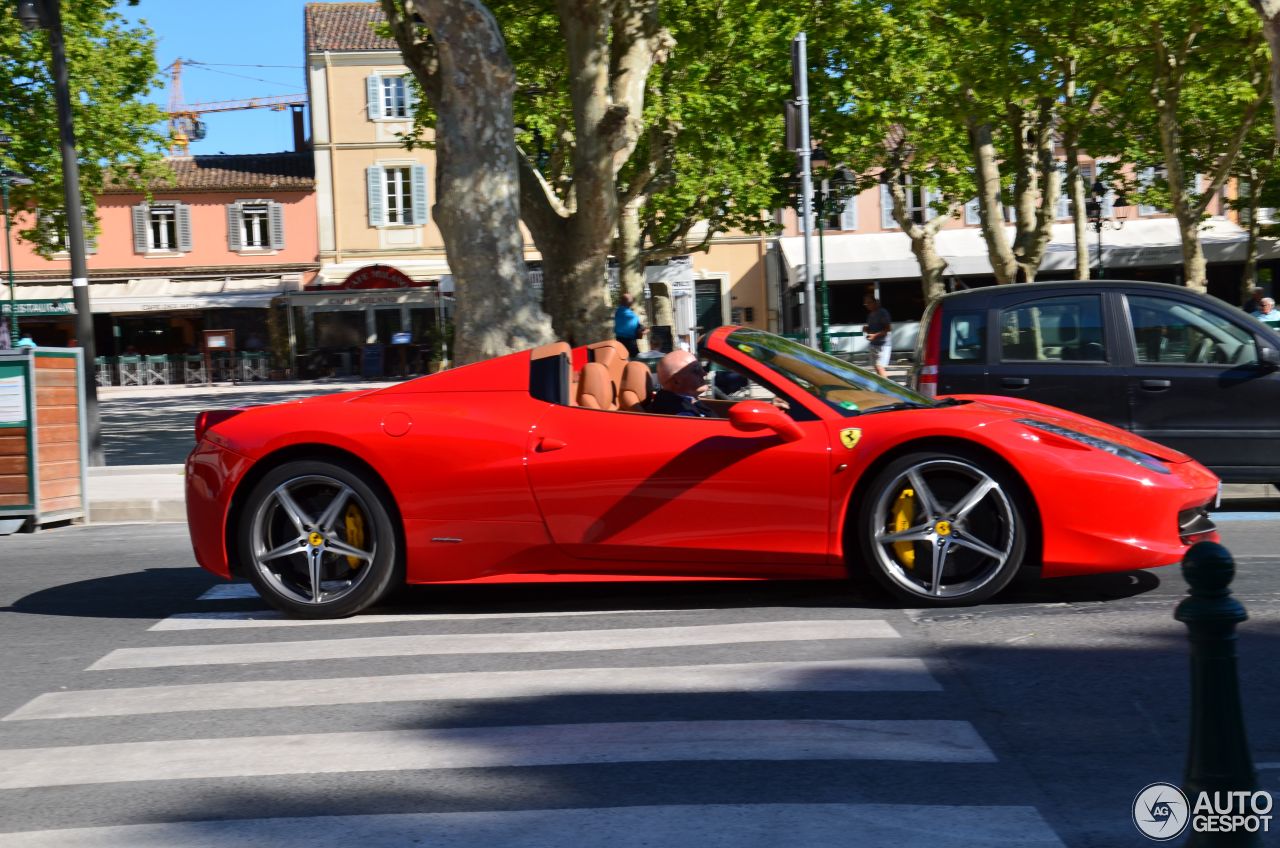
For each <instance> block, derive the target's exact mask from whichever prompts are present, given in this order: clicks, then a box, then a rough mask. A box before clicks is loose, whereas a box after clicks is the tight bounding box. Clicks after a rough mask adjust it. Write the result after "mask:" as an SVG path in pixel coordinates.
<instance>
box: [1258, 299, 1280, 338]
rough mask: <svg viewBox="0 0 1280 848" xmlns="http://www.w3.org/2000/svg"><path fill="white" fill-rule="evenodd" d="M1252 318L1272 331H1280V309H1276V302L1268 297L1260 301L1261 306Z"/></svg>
mask: <svg viewBox="0 0 1280 848" xmlns="http://www.w3.org/2000/svg"><path fill="white" fill-rule="evenodd" d="M1253 317H1254V318H1257V319H1258V320H1259V321H1261V322H1262V323H1264V324H1266V325H1267V326H1268V327H1270V328H1271V329H1273V330H1280V309H1276V302H1275V301H1274V300H1272V299H1271V298H1269V297H1264V298H1263V299H1262V305H1261V307H1260V308H1259V310H1258V311H1257V312H1255V313H1253Z"/></svg>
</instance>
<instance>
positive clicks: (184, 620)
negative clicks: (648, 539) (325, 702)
mask: <svg viewBox="0 0 1280 848" xmlns="http://www.w3.org/2000/svg"><path fill="white" fill-rule="evenodd" d="M676 612H679V613H699V612H710V610H707V609H688V608H686V609H640V610H633V609H628V610H573V611H569V612H518V613H492V612H475V613H404V614H399V615H397V614H385V615H379V614H373V615H356V616H352V617H350V618H289V617H287V616H286V615H285V614H284V613H282V612H278V611H276V610H254V611H253V612H184V613H178V614H177V615H171V616H169V617H168V618H165V619H162V620H160V621H158V622H156V623H155V624H153V625H151V626H150V627H149V628H147V629H148V630H226V629H236V628H242V627H315V626H324V627H333V626H339V627H342V626H349V625H353V624H400V623H408V622H414V621H502V620H505V619H513V618H572V617H576V616H584V615H636V614H637V613H647V614H649V615H666V614H668V613H676Z"/></svg>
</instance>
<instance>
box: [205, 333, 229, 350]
mask: <svg viewBox="0 0 1280 848" xmlns="http://www.w3.org/2000/svg"><path fill="white" fill-rule="evenodd" d="M204 349H205V350H208V351H224V350H235V349H236V331H235V330H205V331H204Z"/></svg>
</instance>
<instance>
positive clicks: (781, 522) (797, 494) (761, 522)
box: [528, 406, 831, 576]
mask: <svg viewBox="0 0 1280 848" xmlns="http://www.w3.org/2000/svg"><path fill="white" fill-rule="evenodd" d="M799 426H800V427H801V429H802V430H803V431H804V437H803V438H801V439H799V440H797V441H794V442H790V443H788V442H784V441H783V440H782V439H781V438H779V437H778V436H777V435H776V434H774V433H773V432H771V431H757V432H750V433H748V432H743V431H740V430H736V429H734V428H733V426H732V425H731V424H730V423H729V422H728V421H727V420H725V419H721V418H690V417H675V416H666V415H647V414H642V413H631V412H605V411H601V410H594V409H583V408H581V407H568V406H555V407H552V408H550V410H549V411H548V413H547V414H546V416H545V417H544V418H543V419H542V420H541V421H539V422H538V424H537V426H536V427H535V428H534V429H533V431H532V434H531V443H530V445H529V452H528V456H529V476H530V481H531V484H532V487H533V491H534V495H535V497H536V499H537V502H538V506H539V508H540V509H541V510H542V515H543V517H544V519H545V520H546V522H547V527H548V530H549V531H550V533H551V537H552V539H554V540H555V542H556V544H558V545H560V546H561V547H562V548H563V550H564V551H565V553H567V554H569V555H570V556H574V557H580V558H586V559H597V560H614V561H620V560H633V561H635V560H640V561H650V562H653V563H656V562H667V563H673V564H674V563H684V564H696V565H697V566H698V568H696V569H689V568H688V567H687V566H686V567H685V568H681V569H677V568H675V567H674V565H673V567H672V569H671V570H673V571H697V572H700V573H708V574H715V573H719V572H728V571H733V572H735V573H742V572H743V568H742V566H744V565H746V566H749V565H750V564H758V565H760V566H761V570H762V571H763V570H764V566H765V565H766V564H769V563H772V564H774V565H777V564H779V563H786V564H788V565H790V564H794V566H795V568H796V574H797V576H801V575H803V574H804V573H805V571H804V569H805V568H806V567H807V568H809V569H811V570H817V571H821V569H822V568H823V567H824V566H827V565H828V563H829V560H828V555H829V553H830V551H829V545H830V534H829V532H828V524H829V506H830V504H829V501H830V479H829V478H830V476H831V473H830V470H829V462H830V459H829V455H830V449H829V444H828V437H827V434H826V428H825V427H824V425H823V424H822V422H820V421H808V422H802V423H800V425H799ZM732 565H737V566H738V567H737V568H733V567H731V566H732ZM638 567H639V566H638V565H637V564H635V563H633V564H630V565H627V564H624V563H623V562H618V563H617V568H616V570H618V571H635V570H637V568H638ZM651 567H652V568H658V569H661V568H662V566H659V565H654V566H651ZM748 570H750V569H749V568H748ZM775 571H776V569H775Z"/></svg>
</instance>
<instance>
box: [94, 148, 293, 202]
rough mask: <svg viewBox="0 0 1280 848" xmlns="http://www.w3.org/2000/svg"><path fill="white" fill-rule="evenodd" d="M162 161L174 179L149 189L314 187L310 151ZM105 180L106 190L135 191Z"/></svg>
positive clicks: (222, 189) (196, 189)
mask: <svg viewBox="0 0 1280 848" xmlns="http://www.w3.org/2000/svg"><path fill="white" fill-rule="evenodd" d="M165 164H167V165H168V166H169V169H170V170H172V171H173V175H174V182H173V183H169V182H167V181H164V180H157V181H156V182H154V183H152V185H151V190H152V191H160V192H164V191H236V190H241V189H273V190H276V191H306V190H309V189H312V188H314V187H315V161H314V159H313V158H312V156H311V153H310V152H304V153H250V154H244V155H237V156H231V155H221V156H178V157H173V158H171V159H167V160H165ZM106 182H107V184H106V188H105V189H104V191H105V192H106V193H108V194H132V193H135V192H136V191H137V189H135V188H134V187H133V186H130V185H128V184H125V183H115V182H113V181H112V179H111V177H110V176H108V177H107V181H106Z"/></svg>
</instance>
